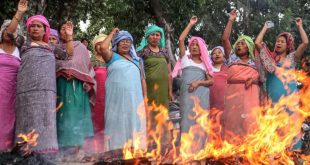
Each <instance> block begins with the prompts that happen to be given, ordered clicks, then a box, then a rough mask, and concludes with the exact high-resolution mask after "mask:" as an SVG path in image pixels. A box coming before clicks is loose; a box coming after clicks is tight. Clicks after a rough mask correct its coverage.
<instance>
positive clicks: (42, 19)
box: [26, 15, 51, 43]
mask: <svg viewBox="0 0 310 165" xmlns="http://www.w3.org/2000/svg"><path fill="white" fill-rule="evenodd" d="M33 21H39V22H41V23H43V24H44V25H45V34H44V37H43V41H44V42H46V43H48V39H49V36H50V31H51V28H50V24H49V23H48V20H47V19H46V18H45V17H44V16H43V15H34V16H31V17H29V18H28V19H27V23H26V26H27V31H28V32H29V30H30V25H31V23H32V22H33Z"/></svg>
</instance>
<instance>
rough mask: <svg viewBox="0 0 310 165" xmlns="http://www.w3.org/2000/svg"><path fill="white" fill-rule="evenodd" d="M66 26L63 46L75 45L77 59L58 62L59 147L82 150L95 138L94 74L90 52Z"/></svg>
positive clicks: (62, 37)
mask: <svg viewBox="0 0 310 165" xmlns="http://www.w3.org/2000/svg"><path fill="white" fill-rule="evenodd" d="M65 30H66V24H65V23H63V24H61V26H60V32H59V34H60V40H61V44H60V45H61V46H62V47H63V48H65V47H66V46H67V44H68V43H73V46H74V48H73V57H72V58H70V59H69V60H65V61H64V60H57V61H56V76H57V96H58V100H57V102H58V104H60V103H63V104H62V107H61V108H60V109H59V111H57V136H58V144H59V147H61V148H62V149H66V148H75V149H77V150H76V151H79V149H80V147H81V146H83V144H84V142H85V138H86V137H89V136H93V134H94V133H93V124H92V120H91V107H90V106H91V105H92V106H93V105H94V103H95V91H94V84H95V81H94V78H93V76H94V71H93V68H92V66H91V63H90V58H89V54H88V50H87V49H86V47H85V46H84V45H83V44H82V43H81V42H80V41H70V40H72V38H70V40H68V38H67V35H66V31H65Z"/></svg>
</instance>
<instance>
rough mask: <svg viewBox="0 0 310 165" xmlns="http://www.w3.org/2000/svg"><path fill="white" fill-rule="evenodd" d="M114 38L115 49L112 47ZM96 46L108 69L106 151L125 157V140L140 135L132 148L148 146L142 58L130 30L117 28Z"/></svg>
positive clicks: (134, 138) (105, 122)
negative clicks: (123, 153) (138, 142)
mask: <svg viewBox="0 0 310 165" xmlns="http://www.w3.org/2000/svg"><path fill="white" fill-rule="evenodd" d="M112 38H113V40H112ZM111 40H112V51H111V50H110V49H109V44H110V43H111ZM96 48H97V52H98V53H99V54H100V55H102V58H103V59H104V61H106V66H107V68H108V76H107V79H106V100H105V112H104V139H105V145H106V148H105V151H110V152H109V153H111V154H113V156H112V157H122V155H121V154H122V149H123V147H124V145H125V143H127V142H128V141H129V140H133V141H135V140H137V138H139V140H140V142H141V144H140V145H139V146H133V145H131V147H134V149H145V145H146V144H145V141H146V121H145V120H146V119H145V106H144V97H146V86H145V80H144V73H143V70H142V67H141V64H140V63H139V61H140V59H139V57H138V56H137V55H136V53H135V49H134V46H133V38H132V36H131V35H130V33H128V32H127V31H118V29H117V28H114V29H113V30H112V32H111V33H110V34H109V35H108V37H107V38H106V39H105V40H104V41H103V42H102V43H101V44H100V46H98V47H96ZM137 133H138V134H137ZM137 135H139V136H138V137H137Z"/></svg>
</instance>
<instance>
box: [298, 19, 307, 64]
mask: <svg viewBox="0 0 310 165" xmlns="http://www.w3.org/2000/svg"><path fill="white" fill-rule="evenodd" d="M296 25H297V28H298V31H299V33H300V37H301V43H300V44H299V46H298V48H297V50H296V53H295V59H296V60H300V59H301V56H302V54H303V53H304V52H305V50H306V49H307V47H308V44H309V40H308V36H307V34H306V32H305V30H304V28H303V26H302V19H301V18H299V17H298V18H296Z"/></svg>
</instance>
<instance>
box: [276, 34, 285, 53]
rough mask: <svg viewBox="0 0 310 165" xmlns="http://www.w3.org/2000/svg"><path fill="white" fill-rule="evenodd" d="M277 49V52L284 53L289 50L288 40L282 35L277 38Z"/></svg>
mask: <svg viewBox="0 0 310 165" xmlns="http://www.w3.org/2000/svg"><path fill="white" fill-rule="evenodd" d="M275 51H276V52H277V53H283V52H286V51H287V42H286V39H285V37H284V36H280V37H278V38H277V40H276V45H275Z"/></svg>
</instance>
